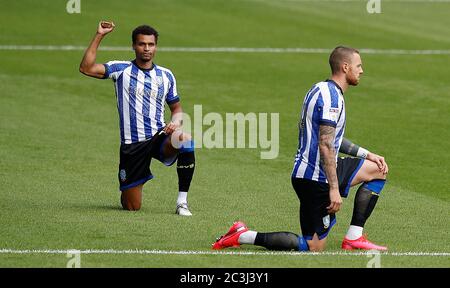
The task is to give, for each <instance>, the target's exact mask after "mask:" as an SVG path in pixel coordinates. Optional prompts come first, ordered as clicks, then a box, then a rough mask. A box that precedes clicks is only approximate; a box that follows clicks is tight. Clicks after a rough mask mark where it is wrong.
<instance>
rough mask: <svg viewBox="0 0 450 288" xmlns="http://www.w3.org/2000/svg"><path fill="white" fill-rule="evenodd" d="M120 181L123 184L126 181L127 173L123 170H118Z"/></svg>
mask: <svg viewBox="0 0 450 288" xmlns="http://www.w3.org/2000/svg"><path fill="white" fill-rule="evenodd" d="M119 177H120V181H122V182H125V181H126V180H127V172H126V171H125V169H120V172H119Z"/></svg>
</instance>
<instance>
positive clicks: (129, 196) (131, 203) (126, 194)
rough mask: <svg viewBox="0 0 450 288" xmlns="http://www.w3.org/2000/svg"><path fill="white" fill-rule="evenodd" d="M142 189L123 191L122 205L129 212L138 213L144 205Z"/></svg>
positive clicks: (135, 188)
mask: <svg viewBox="0 0 450 288" xmlns="http://www.w3.org/2000/svg"><path fill="white" fill-rule="evenodd" d="M141 193H142V187H134V188H131V189H128V190H126V191H122V195H121V196H120V203H121V204H122V208H123V209H124V210H128V211H138V210H139V209H141V204H142V196H141Z"/></svg>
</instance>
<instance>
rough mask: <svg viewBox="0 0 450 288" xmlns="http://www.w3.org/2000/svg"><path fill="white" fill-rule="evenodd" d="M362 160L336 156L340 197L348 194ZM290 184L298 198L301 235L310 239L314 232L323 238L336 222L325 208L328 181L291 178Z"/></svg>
mask: <svg viewBox="0 0 450 288" xmlns="http://www.w3.org/2000/svg"><path fill="white" fill-rule="evenodd" d="M363 162H364V159H359V158H351V157H347V158H343V157H340V158H338V162H337V168H336V170H337V177H338V182H339V192H340V194H341V196H342V197H347V196H348V192H349V190H350V184H351V182H352V180H353V178H354V177H355V175H356V173H358V171H359V169H360V168H361V165H362V164H363ZM292 186H293V187H294V190H295V192H296V193H297V196H298V199H299V200H300V227H301V229H302V234H303V237H304V238H305V239H307V240H311V239H312V237H313V235H314V233H317V236H319V239H323V238H325V237H326V236H327V235H328V232H330V230H331V227H333V225H334V224H336V215H335V214H334V213H332V214H328V211H327V208H326V207H328V206H329V205H330V189H329V185H328V183H324V182H318V181H313V180H308V179H302V178H292Z"/></svg>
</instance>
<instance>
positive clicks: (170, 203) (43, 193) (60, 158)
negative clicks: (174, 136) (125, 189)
mask: <svg viewBox="0 0 450 288" xmlns="http://www.w3.org/2000/svg"><path fill="white" fill-rule="evenodd" d="M66 2H67V1H50V0H45V1H43V0H41V1H31V0H29V1H0V7H2V8H1V10H0V59H1V61H0V88H1V89H0V91H1V92H0V93H1V94H0V95H1V96H0V167H1V168H0V187H1V188H0V191H1V192H0V195H1V201H0V211H1V212H0V213H1V214H0V215H1V217H0V227H1V232H0V267H66V264H67V261H68V258H67V255H66V252H65V250H74V249H75V250H81V251H82V254H81V266H82V267H361V268H363V267H366V265H367V263H368V261H369V260H370V258H369V257H368V256H367V255H366V254H363V253H360V252H354V253H353V252H345V253H344V252H343V251H342V250H341V249H340V244H341V241H342V238H343V235H344V234H345V232H346V230H347V228H348V225H349V223H350V218H351V213H352V207H353V197H354V194H355V189H352V190H351V193H350V196H349V198H348V199H344V204H343V207H342V210H341V211H340V212H339V213H338V214H337V221H338V222H337V224H336V225H335V226H334V227H333V229H332V231H331V233H330V234H329V236H328V245H327V251H326V252H325V253H310V254H304V253H288V254H283V253H274V254H270V253H267V252H268V251H267V250H265V249H263V248H261V247H256V246H245V245H244V246H242V248H240V249H229V250H224V253H220V252H219V253H217V252H214V251H212V250H211V249H210V247H211V244H212V243H213V242H214V241H215V238H216V237H218V236H220V235H221V234H223V233H225V232H226V231H227V230H228V228H229V226H230V225H231V224H232V222H233V221H235V220H242V221H244V222H246V224H247V225H248V226H249V228H250V229H252V230H256V231H260V232H272V231H291V232H295V233H299V232H300V228H299V223H298V200H297V197H296V195H295V192H294V191H293V189H292V187H291V184H290V173H291V169H292V163H293V157H294V154H295V152H296V147H297V134H298V131H297V122H298V119H299V111H300V109H301V102H302V100H303V96H304V94H305V92H306V91H307V90H308V89H309V88H310V87H311V85H312V84H313V83H316V82H318V81H321V80H323V79H325V78H327V77H328V75H329V72H328V70H329V68H328V63H327V58H328V54H329V52H321V51H322V50H317V51H316V52H315V53H289V52H286V51H284V52H283V51H281V53H271V52H255V51H254V52H207V51H206V52H176V51H160V52H159V53H158V54H157V56H156V59H155V63H157V64H160V65H161V66H164V67H168V68H170V69H171V70H172V71H173V72H174V74H175V76H176V78H177V86H178V92H179V94H180V96H181V103H182V106H183V109H184V111H185V112H186V113H188V114H189V115H193V111H194V110H193V109H194V105H202V110H203V113H204V114H206V113H209V112H215V113H219V114H220V115H222V116H224V115H225V113H238V112H241V113H244V114H246V113H279V117H280V127H279V155H278V157H277V158H276V159H273V160H263V159H260V152H261V151H264V149H259V148H258V149H248V148H247V149H237V148H235V149H206V148H201V149H197V150H196V159H197V166H196V171H195V175H194V180H193V182H192V185H191V191H190V192H189V204H190V208H191V210H192V212H193V214H194V215H193V216H192V217H189V218H184V217H179V216H176V215H175V214H174V212H175V204H176V203H175V202H176V197H177V188H178V186H177V176H176V169H175V167H170V168H167V167H164V166H163V165H162V164H161V163H159V162H158V161H153V163H152V166H151V170H152V172H153V174H154V175H155V178H154V179H153V180H151V181H149V182H148V183H147V184H146V186H145V188H144V199H143V206H142V209H141V210H140V211H138V212H126V211H122V210H121V208H120V203H119V196H120V193H119V191H118V183H117V167H118V156H119V153H118V149H119V144H120V143H119V128H118V116H117V109H116V102H115V97H114V87H113V84H112V82H111V81H110V80H103V81H102V80H96V79H89V78H87V77H84V76H83V75H81V74H80V73H79V72H78V65H79V62H80V60H81V58H82V55H83V51H82V50H77V49H76V48H75V49H74V50H63V49H60V48H58V47H61V46H63V45H71V46H74V47H78V46H82V47H87V45H88V44H89V41H90V40H91V38H92V36H93V35H94V33H95V29H96V25H97V23H98V21H99V20H101V19H111V20H113V21H114V22H115V23H116V26H117V27H116V30H115V31H114V32H113V33H111V34H110V35H108V36H107V37H106V38H105V39H104V41H103V42H102V46H104V47H106V46H108V47H126V46H129V45H130V41H131V36H130V34H131V30H132V29H133V28H134V27H136V26H138V25H140V24H142V23H147V24H150V25H153V26H155V28H156V29H157V30H159V32H160V39H159V43H158V44H159V47H160V48H164V47H200V48H217V47H238V48H268V47H269V48H320V49H328V50H329V51H331V50H332V49H333V48H334V47H335V46H337V45H339V44H345V45H349V46H354V47H357V48H366V49H377V51H378V52H377V53H366V54H364V53H362V59H363V65H364V72H365V73H364V75H363V77H362V80H361V83H360V85H359V86H358V87H351V88H350V89H349V90H348V91H347V92H346V94H345V99H346V112H347V126H346V137H347V138H349V139H351V140H352V141H354V142H355V143H357V144H360V145H361V146H363V147H366V148H368V149H369V150H371V151H373V152H375V153H377V154H380V155H383V156H385V158H386V160H387V162H388V164H389V168H390V173H389V177H388V182H387V184H386V186H385V189H384V190H383V192H382V194H381V197H380V199H379V201H378V204H377V207H376V208H375V211H374V212H373V214H372V216H371V218H370V219H369V220H368V223H367V224H366V228H365V231H366V232H367V233H368V234H369V238H370V239H371V240H373V241H374V242H375V243H377V244H378V243H379V244H382V245H386V246H388V247H389V252H387V253H382V254H381V255H380V264H381V267H447V268H448V267H450V254H449V253H450V241H449V240H450V221H449V219H450V180H449V176H448V175H449V172H450V171H449V170H450V169H449V168H450V164H449V163H450V153H448V146H449V144H448V143H449V141H450V119H449V117H450V92H449V80H448V79H449V78H448V74H449V64H450V52H449V51H450V37H449V36H450V28H449V27H450V19H449V18H448V17H446V14H447V13H448V11H449V10H450V2H445V1H443V2H429V1H381V2H382V6H381V7H382V13H380V14H369V13H367V11H366V3H367V2H366V1H347V2H336V1H264V0H262V1H256V0H255V1H251V0H249V1H139V2H137V1H136V2H134V1H130V2H123V1H111V0H110V1H83V0H81V14H68V13H67V12H66ZM343 15H345V16H343ZM8 45H17V47H18V48H20V47H24V45H53V46H55V47H54V49H55V50H39V49H33V48H32V47H29V48H30V49H29V50H19V49H11V48H8V47H7V46H8ZM2 47H3V48H2ZM392 49H396V50H402V51H404V53H401V54H396V53H393V52H392V51H391V50H392ZM161 50H163V49H161ZM411 50H418V51H428V50H433V51H438V50H439V51H440V52H439V53H440V54H433V52H432V51H431V52H430V51H428V52H424V53H425V54H417V53H415V54H414V53H410V52H408V51H411ZM363 51H364V50H363ZM383 51H384V52H383ZM405 51H406V52H405ZM368 52H370V51H368ZM133 56H134V54H133V53H132V51H131V50H130V51H128V52H127V51H100V52H99V53H98V58H97V60H98V61H97V62H100V63H103V62H106V61H108V60H127V59H133ZM166 111H167V112H168V109H166ZM208 127H210V126H208V125H204V126H203V131H205V130H207V129H208ZM92 250H96V251H92ZM229 252H236V253H229ZM240 252H241V253H240Z"/></svg>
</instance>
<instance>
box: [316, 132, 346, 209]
mask: <svg viewBox="0 0 450 288" xmlns="http://www.w3.org/2000/svg"><path fill="white" fill-rule="evenodd" d="M319 131H320V132H319V139H320V140H319V150H320V163H321V164H322V167H323V169H324V170H325V174H326V175H327V180H328V185H329V186H330V205H329V206H328V207H327V209H328V212H329V213H336V212H337V211H339V209H340V207H341V204H342V198H341V195H340V194H339V184H338V178H337V172H336V153H337V151H336V149H335V148H334V137H335V133H336V128H334V127H331V126H326V125H320V128H319Z"/></svg>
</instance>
